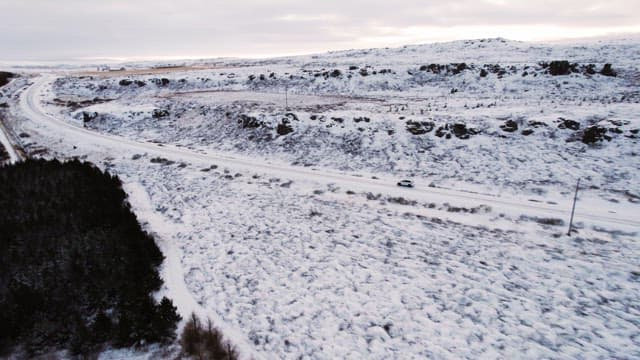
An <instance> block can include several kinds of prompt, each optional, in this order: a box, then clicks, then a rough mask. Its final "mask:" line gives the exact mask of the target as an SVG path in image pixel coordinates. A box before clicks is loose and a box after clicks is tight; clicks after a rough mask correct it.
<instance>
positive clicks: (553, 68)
mask: <svg viewBox="0 0 640 360" xmlns="http://www.w3.org/2000/svg"><path fill="white" fill-rule="evenodd" d="M577 66H578V64H571V63H569V62H568V61H567V60H555V61H552V62H550V63H549V68H548V71H549V74H551V75H553V76H557V75H569V74H571V73H572V72H575V71H576V68H577Z"/></svg>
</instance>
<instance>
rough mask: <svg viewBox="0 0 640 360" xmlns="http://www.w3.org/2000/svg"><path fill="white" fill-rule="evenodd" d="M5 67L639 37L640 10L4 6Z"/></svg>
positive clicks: (418, 1)
mask: <svg viewBox="0 0 640 360" xmlns="http://www.w3.org/2000/svg"><path fill="white" fill-rule="evenodd" d="M0 15H1V16H2V20H1V21H0V44H1V48H0V60H71V59H78V58H96V57H112V58H150V57H218V56H251V57H259V56H272V55H289V54H302V53H310V52H323V51H327V50H338V49H352V48H364V47H383V46H398V45H404V44H416V43H425V42H434V41H443V40H457V39H474V38H480V37H498V36H500V37H504V38H508V39H514V40H551V39H559V38H573V37H590V36H600V35H606V34H612V33H639V32H640V0H607V1H596V0H582V1H575V0H535V1H528V0H520V1H516V0H438V1H431V0H395V1H393V0H366V1H365V0H363V1H351V0H227V1H218V0H179V1H177V0H176V1H173V0H0Z"/></svg>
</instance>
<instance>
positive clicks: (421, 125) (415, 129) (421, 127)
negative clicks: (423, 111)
mask: <svg viewBox="0 0 640 360" xmlns="http://www.w3.org/2000/svg"><path fill="white" fill-rule="evenodd" d="M406 124H407V131H408V132H410V133H412V134H413V135H423V134H426V133H428V132H431V131H432V130H433V128H434V127H435V124H434V123H433V122H431V121H413V120H409V121H407V123H406Z"/></svg>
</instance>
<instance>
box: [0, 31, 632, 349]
mask: <svg viewBox="0 0 640 360" xmlns="http://www.w3.org/2000/svg"><path fill="white" fill-rule="evenodd" d="M639 57H640V43H639V42H638V41H637V39H635V40H634V39H631V40H617V41H611V42H609V43H604V42H600V43H597V42H596V43H584V42H583V43H580V44H579V45H570V44H554V45H544V44H529V43H521V42H513V41H508V40H503V39H485V40H473V41H460V42H453V43H444V44H432V45H418V46H406V47H402V48H396V49H370V50H352V51H344V52H334V53H328V54H319V55H309V56H300V57H288V58H277V59H262V60H241V59H226V60H210V61H198V62H190V63H187V64H185V66H180V67H175V68H166V67H165V68H151V67H149V64H126V65H125V67H126V68H127V70H126V71H125V72H117V71H115V72H82V73H79V72H72V73H65V74H62V73H61V74H58V75H56V76H57V77H58V79H57V80H55V81H53V82H52V83H51V84H50V85H49V86H48V87H46V88H45V89H46V91H45V92H44V93H43V94H42V96H40V93H39V92H35V93H34V94H31V95H33V96H32V97H30V95H29V93H27V94H26V95H25V94H22V95H21V97H20V101H19V102H18V101H17V100H10V101H9V103H10V111H11V112H12V114H13V115H14V123H13V125H14V126H15V129H14V130H15V132H16V133H20V134H23V133H24V134H25V135H26V136H28V137H25V138H24V141H25V147H26V148H27V150H28V151H29V150H30V151H31V152H32V153H40V154H43V153H44V154H48V155H45V156H52V155H58V156H69V157H72V156H78V157H83V158H86V159H89V160H91V161H94V162H96V163H97V164H99V165H100V166H102V167H105V168H107V169H109V170H110V171H112V172H115V173H117V174H118V175H119V176H120V177H121V178H122V179H123V180H124V181H125V183H126V186H125V189H126V190H127V191H129V192H130V193H132V194H133V201H132V205H133V207H134V210H136V211H137V213H138V214H139V217H140V219H141V221H143V222H146V225H145V226H147V228H148V230H149V231H151V232H153V233H154V234H155V235H156V237H157V238H158V239H159V242H160V243H161V244H163V251H165V255H166V256H168V257H170V259H169V260H170V261H168V263H170V264H172V265H171V266H168V267H167V268H165V269H164V272H163V276H165V279H167V278H168V279H171V281H169V282H167V283H169V284H171V285H169V286H168V288H167V289H164V290H163V291H166V292H169V294H170V295H171V296H172V298H174V299H177V304H178V305H179V308H180V309H181V310H182V311H191V310H195V311H197V312H198V313H199V314H201V315H208V316H210V317H211V318H213V319H214V320H215V321H214V322H215V323H216V324H217V325H218V326H220V327H221V328H222V331H223V333H225V334H227V335H228V336H229V337H230V338H231V339H232V340H233V342H234V344H236V345H238V346H239V347H240V350H241V353H243V354H244V355H245V356H249V355H250V356H254V357H256V358H261V357H263V358H310V359H311V358H312V359H333V358H353V359H359V358H372V359H383V358H384V359H386V358H437V359H440V358H464V357H468V358H496V357H498V358H514V357H517V358H523V357H524V358H541V357H542V358H565V357H567V358H576V357H586V358H592V357H593V358H598V357H601V358H636V357H639V356H640V342H639V341H638V339H640V331H639V330H638V320H637V319H638V317H639V315H640V314H639V312H638V309H637V306H636V304H638V303H639V301H640V281H639V279H640V272H639V270H638V265H637V264H638V263H640V247H639V242H638V239H639V235H638V234H639V233H638V229H637V228H636V225H637V224H638V223H640V218H638V216H637V215H634V214H640V204H639V201H640V185H639V184H640V175H639V174H640V172H639V171H638V170H640V160H639V158H638V150H639V149H640V148H639V147H638V136H640V134H639V133H638V132H639V129H640V90H639V89H640V69H639V68H638V64H640V61H639V60H640V59H639ZM565 61H566V62H565ZM607 64H611V65H610V66H608V65H607ZM164 65H166V64H164ZM614 75H615V76H614ZM38 86H39V85H38ZM14 90H15V91H14V93H13V94H11V99H18V95H19V94H18V93H19V91H20V90H19V89H17V88H16V89H14ZM34 99H36V100H40V101H41V104H39V105H37V106H36V107H40V105H42V108H43V110H42V111H44V112H47V113H50V114H51V115H52V116H53V117H54V118H56V119H63V120H64V121H66V122H67V123H71V124H76V125H77V126H78V127H83V126H84V127H86V128H87V129H88V130H90V131H94V132H96V133H108V134H116V135H120V136H121V137H119V138H112V137H108V138H105V137H95V136H90V134H91V133H87V132H86V131H83V130H81V131H77V130H76V131H71V130H69V129H70V128H68V127H66V128H59V127H58V125H56V123H55V122H53V121H52V122H51V123H48V122H47V121H49V120H51V119H49V120H47V119H44V117H46V116H40V117H41V118H40V119H39V120H38V121H35V120H34V119H33V117H38V116H39V115H38V114H37V113H35V112H34V111H33V109H25V107H27V108H28V107H33V104H32V100H34ZM34 101H35V100H34ZM30 117H32V119H30ZM122 137H123V138H125V139H129V140H137V141H139V142H141V143H142V145H140V144H139V143H138V142H131V141H124V140H122ZM163 149H164V151H165V153H163ZM211 154H215V156H208V155H211ZM200 155H201V156H200ZM172 156H173V157H172ZM212 159H217V160H215V161H214V160H212ZM247 163H249V165H247ZM292 164H293V167H291V166H290V165H292ZM282 169H290V170H291V171H282ZM296 169H297V170H296ZM294 170H295V171H294ZM314 171H315V172H316V173H321V174H323V175H322V176H314V174H313V173H314ZM578 177H580V178H581V179H582V186H581V191H580V195H579V198H578V199H579V205H578V211H577V214H578V215H577V219H576V224H575V225H576V230H577V232H575V233H573V234H572V235H571V236H566V235H565V234H566V232H567V225H568V215H569V212H570V204H571V203H570V200H571V199H572V196H573V190H574V187H575V181H576V180H577V178H578ZM399 178H412V179H413V180H414V182H415V183H416V188H415V189H408V190H405V189H399V188H396V187H395V186H393V184H394V183H395V179H399ZM349 179H351V180H349ZM385 182H386V183H385ZM382 183H384V184H382ZM389 185H392V186H389ZM429 186H431V187H429ZM425 188H426V189H433V191H432V192H429V191H427V190H425ZM443 188H450V189H456V190H455V191H454V190H447V189H443ZM460 190H463V191H465V192H460ZM445 192H446V193H445ZM478 193H484V194H495V195H498V196H496V197H492V196H486V195H481V194H478ZM451 194H454V195H455V196H451ZM461 194H466V196H464V195H461ZM445 199H446V200H445ZM514 199H515V200H514ZM516 200H521V203H518V202H517V201H516ZM514 203H515V204H517V205H516V206H514V205H513V204H514ZM587 209H588V210H590V211H592V212H593V213H597V215H598V216H591V217H589V216H586V215H588V212H587V211H585V210H587ZM540 211H547V212H545V214H552V215H550V216H539V212H540ZM623 214H624V216H623ZM595 220H598V221H595ZM176 289H179V290H176ZM183 315H184V314H183ZM109 356H111V355H109ZM117 356H118V353H116V355H115V357H117Z"/></svg>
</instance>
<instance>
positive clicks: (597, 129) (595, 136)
mask: <svg viewBox="0 0 640 360" xmlns="http://www.w3.org/2000/svg"><path fill="white" fill-rule="evenodd" d="M606 133H607V129H606V128H604V127H601V126H598V125H593V126H589V127H588V128H586V129H584V132H583V134H582V142H583V143H585V144H593V143H596V142H598V141H602V140H607V141H611V137H610V136H608V135H606Z"/></svg>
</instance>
